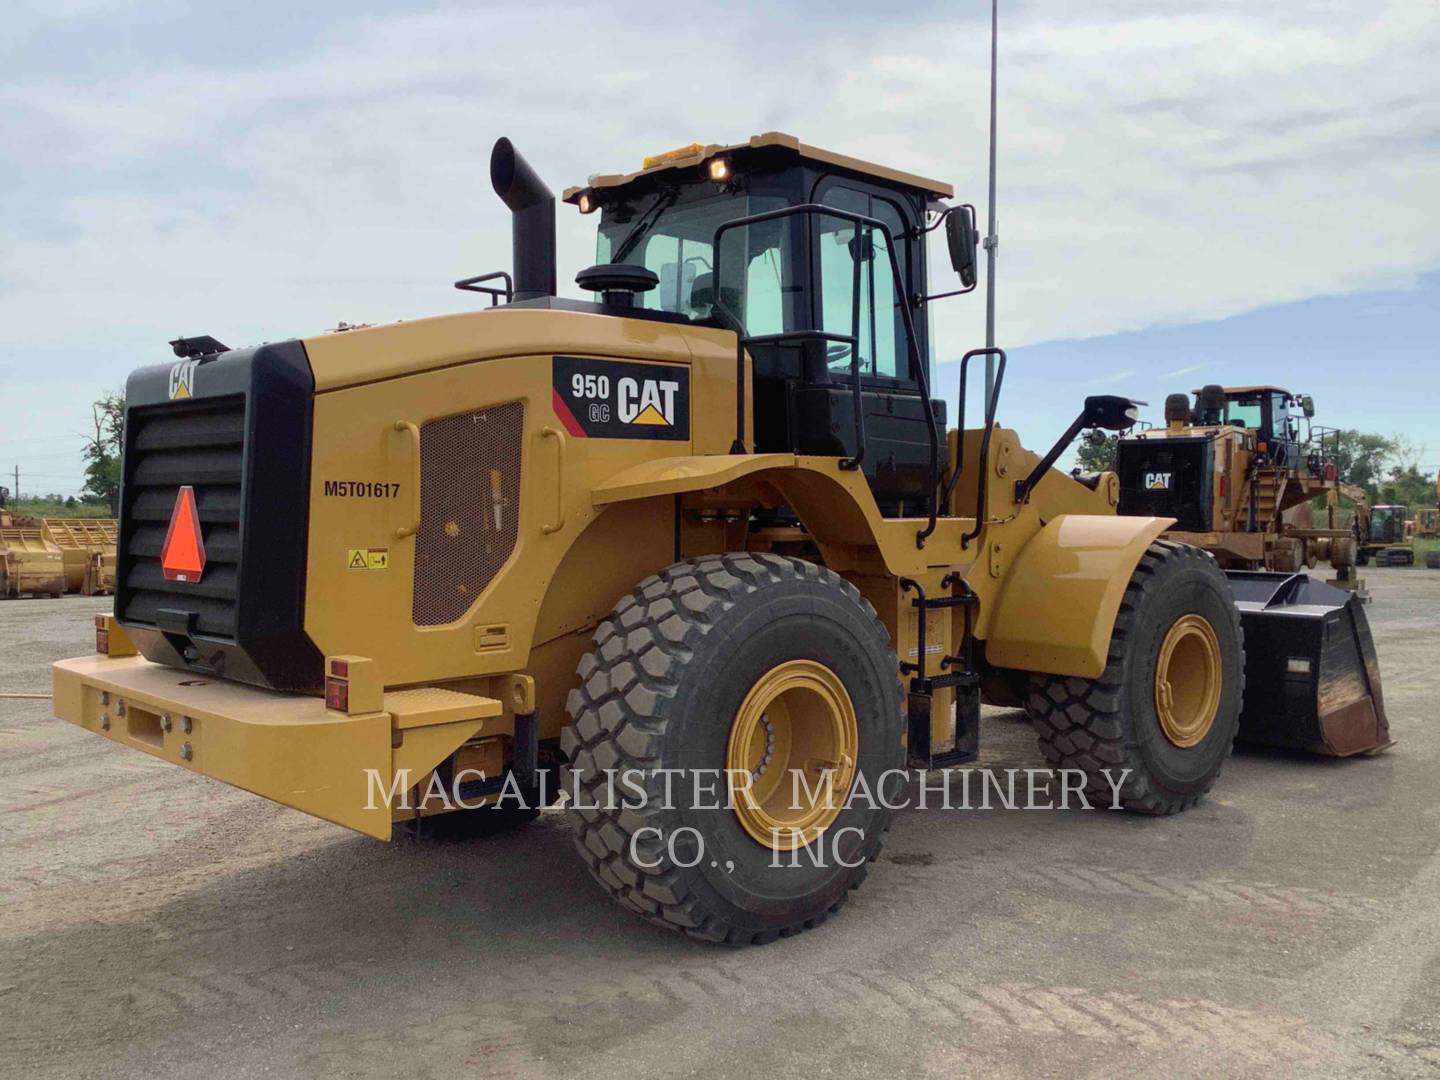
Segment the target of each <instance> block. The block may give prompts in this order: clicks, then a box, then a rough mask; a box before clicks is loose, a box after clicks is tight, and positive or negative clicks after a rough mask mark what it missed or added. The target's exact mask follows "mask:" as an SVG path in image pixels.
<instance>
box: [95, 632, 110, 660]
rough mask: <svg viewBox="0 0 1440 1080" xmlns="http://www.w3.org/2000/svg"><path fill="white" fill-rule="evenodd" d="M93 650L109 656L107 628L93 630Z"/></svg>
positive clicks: (108, 633)
mask: <svg viewBox="0 0 1440 1080" xmlns="http://www.w3.org/2000/svg"><path fill="white" fill-rule="evenodd" d="M95 651H96V652H97V653H100V654H102V655H104V656H109V655H110V631H109V630H96V631H95Z"/></svg>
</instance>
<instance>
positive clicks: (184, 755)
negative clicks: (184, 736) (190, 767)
mask: <svg viewBox="0 0 1440 1080" xmlns="http://www.w3.org/2000/svg"><path fill="white" fill-rule="evenodd" d="M194 756H195V751H193V750H191V749H190V744H189V743H188V742H187V743H185V744H184V745H183V746H181V747H180V760H181V761H189V760H190V759H191V758H192V757H194Z"/></svg>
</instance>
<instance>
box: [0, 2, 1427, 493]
mask: <svg viewBox="0 0 1440 1080" xmlns="http://www.w3.org/2000/svg"><path fill="white" fill-rule="evenodd" d="M1003 8H1004V10H1003V11H1002V27H1001V30H1002V43H1001V85H1000V103H1001V128H1002V131H1001V147H1000V190H999V200H998V201H999V216H1000V235H1001V267H1000V274H999V275H998V277H997V283H998V293H997V295H998V320H997V321H998V325H999V339H1000V344H1002V345H1005V346H1007V347H1008V348H1011V349H1012V350H1013V351H1012V363H1011V373H1010V376H1009V377H1008V378H1007V388H1006V395H1005V398H1004V400H1003V401H1002V405H1001V416H1002V419H1003V420H1004V421H1006V422H1007V423H1009V424H1011V425H1013V426H1016V427H1019V428H1020V430H1021V432H1022V434H1023V435H1024V436H1025V437H1026V439H1027V441H1029V442H1030V443H1031V444H1032V445H1035V446H1036V447H1037V448H1041V445H1042V444H1048V442H1049V441H1050V440H1051V438H1053V434H1054V433H1055V432H1057V431H1058V430H1059V429H1060V428H1062V427H1063V426H1064V424H1065V423H1066V422H1067V421H1068V420H1069V418H1070V417H1071V416H1072V415H1073V414H1074V412H1075V411H1076V409H1077V408H1078V404H1079V400H1080V398H1082V397H1083V396H1084V395H1085V394H1087V393H1097V392H1118V393H1130V394H1132V395H1133V396H1136V397H1139V398H1146V399H1148V400H1150V401H1152V402H1154V403H1155V405H1156V408H1157V411H1158V405H1159V403H1160V401H1161V400H1163V396H1164V394H1165V393H1166V392H1167V391H1173V390H1176V389H1188V388H1189V387H1190V386H1191V385H1195V384H1198V383H1199V382H1202V381H1203V382H1209V381H1217V382H1227V381H1228V382H1236V381H1245V382H1249V381H1252V380H1256V381H1274V382H1279V383H1281V384H1284V385H1290V386H1292V388H1294V389H1296V390H1306V391H1309V392H1311V393H1313V394H1314V395H1315V397H1316V399H1317V404H1318V405H1319V407H1320V409H1321V411H1322V414H1323V419H1324V421H1325V422H1327V423H1330V424H1334V425H1340V426H1352V427H1363V428H1367V429H1370V430H1379V431H1382V432H1386V433H1403V434H1405V435H1407V436H1408V437H1409V438H1410V439H1411V441H1412V442H1414V443H1416V444H1417V445H1419V446H1422V447H1424V448H1425V451H1424V454H1423V456H1422V457H1421V464H1424V465H1426V466H1435V465H1440V410H1437V408H1436V406H1435V402H1436V400H1437V398H1440V394H1437V393H1436V388H1435V387H1436V381H1437V378H1440V345H1437V342H1440V208H1437V204H1440V63H1437V61H1436V57H1437V56H1440V0H1393V2H1390V3H1384V2H1370V3H1359V2H1357V0H1351V2H1348V3H1321V2H1303V0H1271V2H1269V3H1265V4H1257V3H1254V2H1253V0H1244V2H1225V0H1218V2H1212V3H1208V4H1207V3H1203V2H1202V3H1187V4H1178V3H1176V4H1167V3H1163V2H1162V3H1155V2H1154V0H1089V2H1086V3H1083V4H1082V3H1074V4H1070V3H1063V2H1060V0H1049V2H1046V3H1024V4H1022V3H1015V2H1005V3H1003ZM817 10H823V12H824V13H825V17H824V18H823V19H817V18H816V17H815V14H816V11H817ZM702 16H703V17H702ZM988 19H989V9H988V5H986V4H983V3H981V2H971V0H951V2H949V3H943V4H941V3H924V2H921V3H911V4H904V3H894V2H892V3H888V4H884V5H876V4H860V3H857V2H855V0H831V2H828V3H826V4H824V5H818V6H812V5H802V4H798V3H792V4H768V5H767V4H744V3H738V4H737V3H729V4H725V5H718V6H717V5H712V6H710V7H706V8H694V7H688V8H685V7H682V8H676V7H674V6H668V7H662V6H660V5H656V4H628V3H625V2H611V3H607V4H605V5H601V6H598V7H594V6H592V7H587V6H585V5H577V4H575V3H571V2H566V3H550V2H548V0H527V2H526V3H523V4H514V5H507V4H497V3H487V4H454V5H448V6H444V5H442V6H428V5H415V6H409V7H407V6H404V5H400V4H383V3H378V2H375V0H346V2H344V3H328V4H327V3H316V4H307V5H301V4H295V3H293V2H290V3H283V4H282V3H274V2H272V0H246V2H243V3H241V2H232V0H211V2H208V3H206V4H204V5H197V4H193V3H191V2H189V0H183V2H181V0H146V2H131V0H10V2H9V3H8V4H7V5H6V16H5V20H4V28H3V29H0V470H3V472H4V473H5V474H6V475H7V476H8V475H9V473H10V470H11V469H12V468H13V467H14V466H15V465H16V464H18V465H19V466H20V468H21V483H22V488H25V489H29V490H32V491H33V490H35V489H37V488H38V489H43V490H56V491H62V492H70V491H74V490H78V488H79V486H80V482H81V479H80V478H81V464H80V460H79V456H78V453H77V452H76V449H75V437H76V435H78V434H79V433H82V432H83V431H84V430H85V428H86V426H87V423H88V403H89V402H90V401H91V400H93V399H94V398H95V397H96V396H97V395H98V394H100V393H101V392H103V391H105V390H108V389H114V388H119V387H120V386H122V385H123V383H124V378H125V375H126V373H127V372H128V371H129V370H130V369H131V368H133V367H136V366H139V365H141V364H147V363H156V362H161V361H164V360H166V359H168V358H169V353H168V349H167V347H166V345H165V342H166V340H167V339H169V338H172V337H174V336H176V335H177V334H182V333H183V334H202V333H207V334H212V335H214V336H216V337H218V338H220V339H221V340H222V341H225V342H228V343H229V344H231V345H240V344H244V343H250V342H255V341H259V340H267V339H271V340H273V339H278V338H285V337H292V336H298V335H304V334H308V333H313V332H315V331H317V330H321V329H324V328H327V327H331V326H334V325H335V324H336V323H337V322H338V321H340V320H345V321H348V322H380V321H385V320H392V319H399V318H413V317H417V316H420V315H425V314H433V313H436V312H440V311H446V310H457V309H460V308H463V307H465V306H466V305H467V304H468V303H469V298H467V297H466V296H465V295H463V294H460V293H456V292H453V291H452V290H450V289H449V282H451V281H453V280H454V279H456V278H458V277H462V276H465V275H467V274H473V273H479V272H482V271H485V270H491V269H498V268H500V267H502V266H504V265H505V264H506V263H507V262H508V258H509V245H508V227H509V224H508V220H507V216H506V213H505V211H504V209H503V207H502V206H501V205H500V204H499V202H498V201H497V200H496V199H495V197H494V195H493V194H492V193H491V192H490V190H489V184H488V179H487V172H486V162H487V160H488V154H489V150H490V146H491V144H492V142H493V141H494V139H495V138H496V137H497V136H499V135H509V136H510V137H512V138H513V139H514V140H515V142H516V144H517V145H518V146H519V147H521V149H522V150H523V152H524V153H525V154H526V156H527V157H528V158H529V159H530V160H531V162H532V163H533V164H534V165H535V166H536V168H537V169H538V170H539V172H540V173H541V175H542V176H544V177H545V178H546V179H547V180H548V181H549V182H550V183H551V186H552V187H554V188H555V189H556V190H557V191H558V190H559V189H560V188H561V187H563V186H565V185H568V184H571V183H575V182H578V181H581V180H583V179H584V178H585V177H586V176H587V175H588V174H590V173H594V172H619V171H626V170H629V169H631V168H634V167H636V166H638V164H639V162H640V159H641V158H642V157H644V156H645V155H646V154H648V153H654V152H656V151H659V150H663V149H667V148H670V147H674V146H679V145H683V144H686V143H689V142H692V141H700V142H725V141H736V140H740V139H743V138H744V137H746V136H748V135H750V134H753V133H755V132H760V131H767V130H777V129H778V130H782V131H789V132H793V133H795V134H798V135H800V136H801V137H802V138H804V139H805V140H806V141H808V142H811V143H814V144H817V145H820V146H825V147H830V148H833V149H836V150H840V151H843V152H846V153H849V154H853V155H856V156H860V157H866V158H870V159H873V160H878V161H883V162H886V163H889V164H893V165H895V166H897V167H900V168H904V169H908V170H910V171H913V172H918V173H921V174H925V175H930V176H936V177H941V178H945V179H949V180H951V181H952V182H953V183H954V184H955V186H956V189H957V192H959V193H960V194H961V195H962V196H963V197H964V198H965V199H967V200H969V201H973V202H975V203H976V204H977V205H979V206H980V209H981V212H982V214H983V213H984V209H985V208H984V195H985V141H986V109H985V104H986V93H987V89H986V86H987V82H986V80H987V75H988V53H987V50H988V40H987V31H988ZM593 222H594V219H593V218H584V219H582V218H580V217H579V216H578V215H575V214H574V213H573V211H572V210H571V209H570V208H568V207H562V211H561V216H560V230H559V231H560V264H561V271H562V272H561V281H562V291H567V292H569V293H571V294H575V295H578V294H579V293H578V290H577V289H576V288H575V286H574V285H573V283H572V282H571V280H570V279H571V277H572V276H573V272H574V271H575V270H578V269H579V268H581V267H583V266H585V265H588V264H589V262H591V261H593V260H592V259H591V258H590V255H591V249H592V244H593V240H592V238H591V235H590V232H589V229H590V228H591V227H593ZM983 307H984V305H983V300H982V299H981V297H980V296H979V295H978V294H977V295H972V296H970V297H964V298H959V299H956V300H951V301H945V302H942V304H939V305H937V306H936V308H935V310H934V318H935V321H936V325H937V329H938V335H939V342H940V344H939V350H938V355H939V357H940V359H941V360H942V361H945V360H949V359H953V358H954V357H957V356H958V355H959V354H960V353H962V352H963V351H965V349H966V348H969V347H971V346H973V345H977V344H981V343H982V339H983V332H984V331H983V327H984V322H983ZM940 377H941V380H942V381H943V382H944V384H945V385H946V386H947V387H949V388H950V389H949V393H950V394H952V395H953V392H954V390H953V385H954V373H953V369H952V368H950V367H947V366H943V365H942V370H941V376H940ZM27 476H29V477H31V478H32V479H31V480H29V481H27V479H26V478H27Z"/></svg>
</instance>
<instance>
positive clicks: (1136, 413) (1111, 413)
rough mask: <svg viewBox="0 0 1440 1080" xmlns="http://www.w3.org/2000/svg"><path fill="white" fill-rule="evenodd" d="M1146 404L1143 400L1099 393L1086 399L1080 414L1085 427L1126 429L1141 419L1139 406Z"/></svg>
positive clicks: (1112, 429)
mask: <svg viewBox="0 0 1440 1080" xmlns="http://www.w3.org/2000/svg"><path fill="white" fill-rule="evenodd" d="M1144 404H1145V402H1143V401H1131V400H1130V399H1129V398H1124V397H1116V396H1114V395H1112V394H1099V395H1096V396H1095V397H1087V398H1086V399H1085V411H1084V412H1083V413H1081V414H1080V416H1081V420H1082V423H1083V425H1084V426H1085V427H1093V428H1099V429H1102V430H1104V431H1125V430H1126V429H1128V428H1132V427H1134V426H1135V423H1136V421H1138V420H1139V419H1140V408H1139V407H1140V406H1141V405H1144Z"/></svg>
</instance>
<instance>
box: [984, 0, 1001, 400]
mask: <svg viewBox="0 0 1440 1080" xmlns="http://www.w3.org/2000/svg"><path fill="white" fill-rule="evenodd" d="M999 26H1000V0H990V230H989V235H988V236H986V237H985V253H986V263H985V347H986V348H987V349H993V348H994V347H995V252H996V250H997V249H998V248H999V247H1000V234H999V232H998V231H997V229H996V227H995V53H996V47H997V44H998V42H999ZM994 393H995V354H994V353H988V354H986V356H985V402H986V407H987V408H988V407H989V402H990V399H991V397H992V396H993V395H994Z"/></svg>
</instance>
